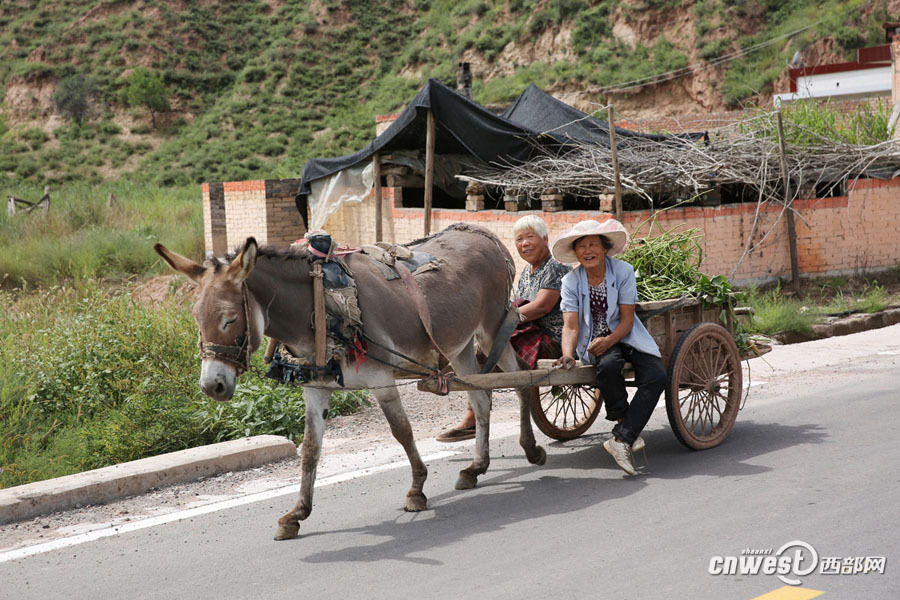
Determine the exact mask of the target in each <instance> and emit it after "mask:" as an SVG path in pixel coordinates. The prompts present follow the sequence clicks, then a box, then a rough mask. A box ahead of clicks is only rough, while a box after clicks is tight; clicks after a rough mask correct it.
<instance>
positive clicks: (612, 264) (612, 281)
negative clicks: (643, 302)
mask: <svg viewBox="0 0 900 600" xmlns="http://www.w3.org/2000/svg"><path fill="white" fill-rule="evenodd" d="M560 296H561V298H560V308H561V310H562V312H564V313H567V312H574V313H578V343H577V345H576V350H575V354H576V356H577V357H578V358H579V359H581V362H583V363H585V364H593V363H594V361H595V360H596V357H595V356H594V355H592V354H590V353H589V352H588V351H587V347H588V344H590V343H591V340H592V339H594V338H595V337H598V336H595V335H593V332H592V331H591V327H592V326H591V321H592V319H591V288H590V285H589V284H588V278H587V271H585V270H584V267H582V266H580V265H579V266H578V267H576V268H575V270H574V271H571V272H569V274H567V275H566V276H565V277H563V280H562V289H561V290H560ZM606 296H607V306H608V308H607V312H606V322H607V324H608V325H609V328H610V330H612V331H615V330H616V327H618V326H619V305H620V304H636V303H637V286H636V284H635V281H634V267H632V266H631V265H630V264H628V263H627V262H624V261H621V260H617V259H615V258H610V257H609V256H607V257H606ZM622 343H623V344H628V345H629V346H631V347H632V348H634V349H635V350H637V351H639V352H644V353H645V354H652V355H653V356H660V354H659V346H657V345H656V341H654V339H653V337H652V336H651V335H650V332H648V331H647V328H646V327H644V324H643V323H641V320H640V319H638V317H637V315H635V316H634V326H633V327H632V328H631V331H629V332H628V334H627V335H626V336H625V337H624V338H622Z"/></svg>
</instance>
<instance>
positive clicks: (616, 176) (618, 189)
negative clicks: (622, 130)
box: [608, 104, 622, 222]
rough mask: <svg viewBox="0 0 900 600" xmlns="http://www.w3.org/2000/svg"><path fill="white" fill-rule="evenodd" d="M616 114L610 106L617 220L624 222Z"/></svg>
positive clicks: (610, 146)
mask: <svg viewBox="0 0 900 600" xmlns="http://www.w3.org/2000/svg"><path fill="white" fill-rule="evenodd" d="M615 118H616V112H615V109H614V108H613V105H612V104H610V105H609V121H608V123H609V150H610V152H611V153H612V168H613V180H614V183H615V190H616V191H615V194H616V220H617V221H619V222H621V221H622V182H621V180H620V178H619V153H618V151H617V150H616V125H615Z"/></svg>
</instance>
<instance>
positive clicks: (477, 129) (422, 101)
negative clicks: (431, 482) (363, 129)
mask: <svg viewBox="0 0 900 600" xmlns="http://www.w3.org/2000/svg"><path fill="white" fill-rule="evenodd" d="M429 109H430V110H431V112H432V114H433V115H434V121H435V154H468V155H471V156H474V157H476V158H478V159H480V160H482V161H484V162H485V163H489V164H490V163H507V162H510V161H515V162H522V161H525V160H527V159H528V157H529V156H530V154H531V152H532V151H533V150H534V146H533V144H532V143H530V142H529V140H530V139H531V140H533V139H534V138H535V133H534V132H533V131H531V130H529V129H527V128H525V127H521V126H519V125H516V124H514V123H512V122H511V121H509V120H507V119H506V118H504V117H502V116H500V115H496V114H494V113H492V112H491V111H489V110H487V109H486V108H484V107H483V106H481V105H479V104H476V103H475V102H473V101H471V100H469V99H468V98H466V97H465V96H463V95H461V94H459V93H457V92H456V91H455V90H453V89H451V88H449V87H447V86H445V85H444V84H442V83H441V82H439V81H437V80H436V79H429V80H428V81H427V82H426V83H425V85H424V86H423V87H422V89H421V90H420V91H419V93H418V94H416V96H415V98H413V99H412V100H411V101H410V103H409V104H408V105H407V107H406V108H405V109H404V110H403V112H402V113H400V116H399V117H397V120H396V121H394V122H393V123H391V125H390V127H388V128H387V129H386V130H385V131H384V132H383V133H382V134H381V135H379V136H378V137H376V138H375V139H374V140H372V141H371V142H370V143H369V144H368V145H367V146H366V147H365V148H363V149H362V150H360V151H358V152H354V153H353V154H348V155H346V156H338V157H336V158H314V159H311V160H309V161H308V162H307V163H306V165H304V167H303V175H302V179H301V180H300V189H299V190H298V194H299V195H300V196H306V195H307V194H309V191H310V188H309V184H310V182H312V181H315V180H316V179H320V178H322V177H327V176H329V175H332V174H334V173H337V172H339V171H342V170H344V169H346V168H347V167H349V166H352V165H355V164H356V163H359V162H361V161H364V160H366V159H368V158H371V156H372V155H373V154H375V153H376V152H390V151H395V150H417V149H422V148H424V147H425V130H426V119H427V113H428V110H429ZM298 203H299V199H298ZM298 208H299V206H298ZM302 212H303V211H302V210H301V213H302Z"/></svg>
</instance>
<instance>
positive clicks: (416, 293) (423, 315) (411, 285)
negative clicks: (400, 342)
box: [394, 262, 450, 363]
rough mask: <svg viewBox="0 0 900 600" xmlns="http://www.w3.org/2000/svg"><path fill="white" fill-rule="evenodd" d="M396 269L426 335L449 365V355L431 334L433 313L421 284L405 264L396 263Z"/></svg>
mask: <svg viewBox="0 0 900 600" xmlns="http://www.w3.org/2000/svg"><path fill="white" fill-rule="evenodd" d="M394 268H395V269H397V272H398V273H400V278H401V279H402V280H403V283H404V285H406V291H407V292H409V297H410V298H412V301H413V304H414V305H415V307H416V312H417V313H419V321H421V322H422V326H423V327H424V328H425V333H427V334H428V338H429V339H430V340H431V343H432V344H434V347H435V348H436V349H437V351H438V352H440V353H441V356H443V357H444V359H446V360H447V362H448V363H449V362H450V359H449V358H447V355H446V354H444V351H443V350H441V347H440V346H439V345H438V343H437V340H435V339H434V334H432V333H431V313H430V312H429V310H428V301H427V300H426V299H425V293H424V292H422V288H421V287H419V282H418V281H416V278H415V277H413V274H412V273H411V272H410V271H409V269H408V268H407V267H406V265H404V264H403V263H399V262H398V263H396V264H395V265H394Z"/></svg>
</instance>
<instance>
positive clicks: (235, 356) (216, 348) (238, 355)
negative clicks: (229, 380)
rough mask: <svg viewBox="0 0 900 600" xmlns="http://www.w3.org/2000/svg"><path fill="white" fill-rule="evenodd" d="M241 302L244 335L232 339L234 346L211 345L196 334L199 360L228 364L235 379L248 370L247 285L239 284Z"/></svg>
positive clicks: (248, 320)
mask: <svg viewBox="0 0 900 600" xmlns="http://www.w3.org/2000/svg"><path fill="white" fill-rule="evenodd" d="M241 300H242V301H243V305H244V327H245V329H244V333H240V334H238V336H237V337H236V338H234V341H235V345H232V346H227V345H224V344H211V343H209V342H204V341H203V335H202V334H199V333H198V338H199V339H198V341H197V345H198V347H199V348H200V358H201V359H202V360H205V359H207V358H212V359H215V360H220V361H223V362H227V363H230V364H231V365H233V366H234V368H235V369H236V370H237V374H236V375H235V377H239V376H240V375H242V374H243V373H245V372H247V371H249V370H250V354H251V353H250V304H249V301H248V300H247V284H246V283H242V284H241Z"/></svg>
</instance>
